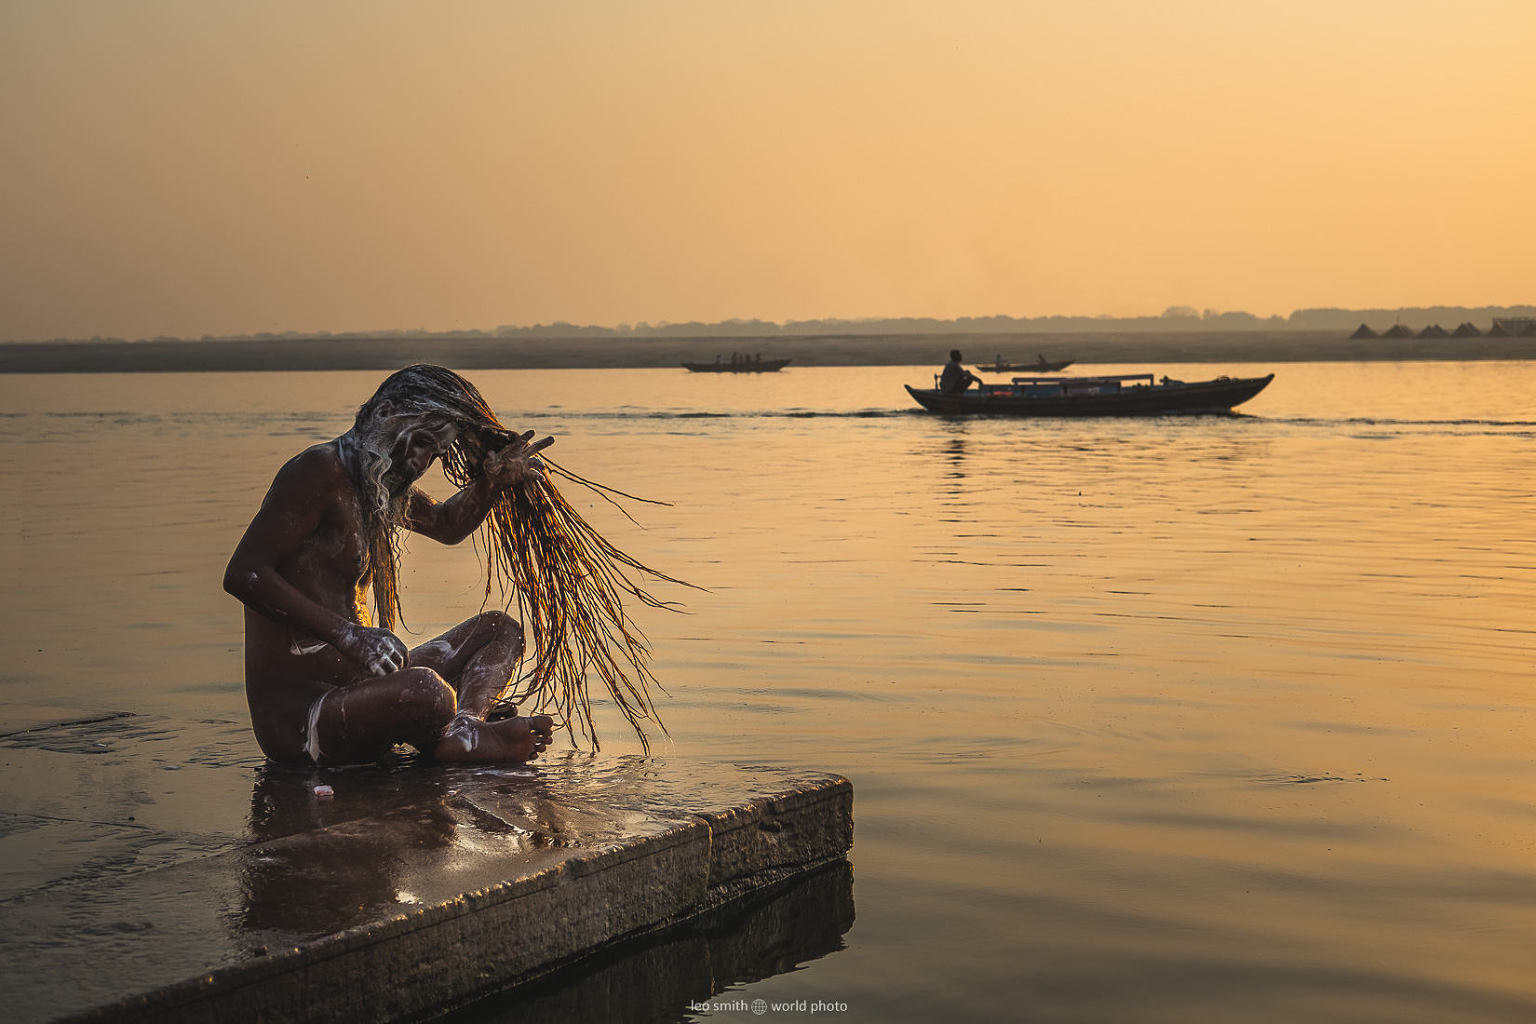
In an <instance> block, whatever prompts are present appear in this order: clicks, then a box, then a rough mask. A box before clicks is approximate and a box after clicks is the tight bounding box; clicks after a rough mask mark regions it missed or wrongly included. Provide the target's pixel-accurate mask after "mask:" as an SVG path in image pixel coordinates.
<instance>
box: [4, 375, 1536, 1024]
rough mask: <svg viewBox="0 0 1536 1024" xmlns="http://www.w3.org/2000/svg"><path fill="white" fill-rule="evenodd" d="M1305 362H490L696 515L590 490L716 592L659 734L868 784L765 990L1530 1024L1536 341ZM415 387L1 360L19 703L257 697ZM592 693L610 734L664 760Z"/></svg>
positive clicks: (901, 999)
mask: <svg viewBox="0 0 1536 1024" xmlns="http://www.w3.org/2000/svg"><path fill="white" fill-rule="evenodd" d="M937 355H942V353H937ZM1092 369H1093V370H1100V371H1103V372H1120V371H1125V372H1131V371H1136V370H1140V369H1156V371H1157V372H1158V373H1159V374H1162V373H1165V372H1166V373H1168V374H1170V375H1171V376H1174V377H1179V378H1183V379H1200V378H1201V377H1210V376H1214V375H1217V374H1219V373H1230V372H1243V371H1244V368H1242V367H1231V366H1209V367H1175V366H1160V367H1156V368H1151V367H1147V368H1142V367H1109V366H1105V367H1094V368H1092ZM1248 369H1252V368H1248ZM1264 369H1265V370H1268V369H1270V368H1268V367H1266V368H1264ZM1274 369H1276V370H1277V376H1276V379H1275V382H1274V383H1273V384H1272V385H1271V386H1270V388H1269V389H1267V390H1266V391H1265V392H1264V393H1263V394H1261V395H1260V396H1259V397H1258V398H1256V399H1255V400H1254V401H1253V402H1251V403H1249V404H1247V405H1245V406H1243V413H1244V414H1243V415H1238V416H1233V417H1216V418H1198V419H1193V420H1190V419H1178V420H1173V419H1154V420H1149V421H1135V422H1130V421H1115V420H1086V421H1058V422H1049V421H1023V420H1006V419H986V420H974V421H967V420H946V419H943V418H938V417H932V416H929V415H927V414H924V413H921V412H920V411H917V410H915V408H910V409H909V408H908V405H907V402H908V400H907V398H906V396H905V394H904V393H903V392H902V391H901V387H900V385H901V384H902V383H903V382H904V381H905V382H912V381H922V380H926V379H928V377H929V376H930V375H931V368H901V367H878V368H867V369H860V368H839V369H826V370H796V369H794V368H793V367H791V368H790V369H789V370H786V371H785V372H784V373H782V374H776V375H771V376H772V378H773V379H768V377H766V376H765V377H764V378H762V379H758V380H745V379H743V380H731V381H710V380H705V379H700V378H698V377H697V376H694V377H690V376H689V375H687V374H685V373H684V372H683V371H681V370H678V371H677V372H675V373H673V372H671V371H664V370H655V371H601V372H599V371H529V372H511V371H505V372H492V373H485V374H477V375H475V379H476V381H477V383H478V384H480V385H481V387H482V389H483V390H484V391H485V393H486V394H487V395H488V396H489V398H490V400H491V401H492V403H493V404H494V405H496V406H497V407H498V409H501V410H505V411H506V414H507V419H509V421H510V422H512V423H513V424H520V425H523V426H526V427H529V428H537V429H539V430H540V432H541V433H546V432H547V433H553V434H555V435H556V436H557V438H558V441H557V447H556V452H557V453H558V454H557V457H558V458H559V459H560V460H561V462H562V464H564V465H567V466H569V467H571V468H572V469H573V470H576V471H579V472H581V473H583V474H584V475H588V476H590V477H592V478H594V479H597V480H601V481H603V482H605V483H610V484H613V485H616V486H619V487H622V488H623V489H624V490H626V491H629V492H631V493H636V494H642V495H645V496H647V497H652V498H657V499H661V500H664V501H669V502H672V503H673V504H672V505H671V506H668V507H660V506H644V507H642V508H640V509H638V510H637V513H636V514H637V518H638V519H639V520H640V523H641V525H639V526H632V525H630V524H628V523H626V522H624V521H623V520H622V519H621V518H619V517H618V516H616V515H615V514H613V513H612V512H611V510H608V509H606V508H605V507H602V506H601V503H600V502H596V501H593V502H592V506H593V517H594V519H595V520H596V521H597V522H598V523H599V525H600V527H601V528H602V529H604V530H605V531H607V532H610V533H611V536H612V538H613V539H614V540H615V541H616V542H617V543H618V544H619V546H621V547H623V548H625V549H626V550H630V551H633V552H635V553H636V554H637V555H639V556H640V557H641V558H642V559H643V560H645V561H646V562H647V563H648V564H653V565H656V566H658V567H660V568H662V569H664V570H665V571H667V572H669V573H672V574H674V575H677V576H679V577H680V578H684V579H688V580H690V581H692V582H695V583H698V584H700V585H702V586H705V587H708V588H709V589H710V592H709V593H708V594H696V593H688V594H683V595H675V596H680V597H681V598H682V599H683V600H684V601H686V603H687V614H685V615H666V614H661V613H656V614H651V613H649V612H647V613H646V614H645V615H644V616H643V621H642V623H641V625H642V626H643V627H644V628H645V630H646V632H647V633H648V635H649V637H650V639H651V641H652V643H653V646H654V649H655V651H656V662H655V668H656V670H657V674H658V676H659V677H660V679H661V680H662V681H663V683H664V684H665V685H666V687H667V689H668V691H669V692H670V695H671V696H670V697H669V698H667V699H665V700H664V702H663V711H664V713H665V715H666V718H667V722H668V725H669V726H670V728H671V732H672V737H673V742H672V743H671V744H670V745H669V746H664V747H663V749H662V751H661V753H662V754H663V755H664V756H666V757H667V758H669V759H684V760H689V759H691V760H696V761H698V762H700V763H705V762H710V761H740V760H749V761H751V762H754V763H761V764H792V765H810V766H815V767H818V768H825V769H827V770H830V771H835V772H839V773H841V774H844V775H847V776H848V777H850V778H851V779H852V780H853V781H854V783H855V785H856V786H857V788H858V792H859V798H858V803H859V806H858V819H859V824H858V834H857V844H856V846H855V850H854V861H855V863H856V865H857V867H858V873H859V886H860V892H859V924H858V926H857V928H855V929H853V930H852V931H851V932H850V933H849V936H848V940H847V948H846V949H845V950H844V951H843V952H842V953H840V954H839V955H838V956H836V957H831V958H827V959H825V960H818V961H816V962H815V963H813V964H811V965H810V966H809V967H807V968H806V969H803V970H799V971H795V972H792V973H790V974H781V975H776V976H774V977H771V978H767V979H764V980H761V981H758V982H754V983H753V984H751V985H749V986H747V987H746V988H745V989H744V990H743V991H745V992H746V993H748V994H750V995H751V996H753V997H757V996H762V997H763V998H766V999H800V998H808V999H813V1000H814V999H818V998H819V999H825V1000H836V1001H843V1002H846V1003H848V1004H849V1007H850V1011H849V1014H848V1016H847V1018H846V1019H850V1020H852V1019H862V1020H893V1021H920V1020H931V1019H939V1018H964V1019H983V1020H987V1019H1017V1018H1018V1017H1020V1016H1024V1017H1028V1016H1040V1017H1044V1018H1052V1019H1101V1020H1102V1019H1114V1020H1161V1019H1169V1020H1185V1019H1191V1018H1194V1019H1200V1018H1224V1017H1239V1018H1242V1019H1247V1020H1254V1019H1272V1020H1294V1019H1299V1018H1309V1017H1319V1016H1320V1017H1324V1018H1331V1019H1350V1018H1356V1019H1386V1018H1392V1019H1403V1020H1415V1019H1417V1020H1436V1021H1438V1020H1448V1019H1473V1020H1487V1019H1510V1020H1521V1019H1528V1018H1529V1017H1531V1016H1532V1015H1536V981H1533V980H1532V977H1531V974H1530V971H1529V964H1530V962H1531V960H1532V958H1533V956H1536V944H1533V940H1532V938H1531V937H1532V936H1533V935H1536V896H1533V894H1536V867H1533V863H1536V862H1533V856H1536V830H1533V829H1532V816H1531V812H1530V808H1531V807H1533V806H1536V758H1533V756H1532V754H1533V748H1532V744H1533V739H1532V737H1536V697H1533V695H1532V692H1531V688H1530V665H1531V664H1532V663H1533V661H1536V658H1533V655H1536V625H1533V623H1532V620H1531V609H1532V608H1533V607H1536V534H1533V533H1532V531H1531V523H1532V522H1536V494H1533V489H1532V488H1531V485H1530V481H1531V480H1533V479H1536V445H1533V443H1532V442H1533V440H1536V423H1533V417H1532V415H1531V412H1530V395H1531V394H1532V393H1536V364H1487V363H1485V364H1453V363H1445V364H1420V365H1391V364H1372V365H1330V364H1312V365H1290V366H1280V367H1274ZM1085 372H1087V371H1085ZM379 376H380V375H378V374H312V375H295V374H267V375H252V376H250V377H239V376H234V377H229V378H220V377H217V376H198V377H197V378H196V379H192V378H188V377H183V376H180V375H167V376H165V377H145V378H143V379H142V380H138V379H136V380H134V381H133V382H132V387H127V386H125V384H124V382H123V380H122V379H121V378H67V379H66V378H39V379H28V380H26V381H25V382H19V381H18V379H16V378H11V379H0V388H3V389H4V394H3V396H0V398H3V401H0V406H4V407H5V408H7V409H11V410H14V412H15V413H16V414H17V415H13V416H10V417H6V418H3V419H0V448H3V450H4V453H5V455H6V458H7V466H8V469H9V471H10V472H11V474H12V476H13V477H14V479H16V480H18V481H21V482H22V483H21V485H19V486H16V487H12V488H9V489H7V492H6V495H5V497H4V498H3V499H0V500H4V501H6V502H7V503H8V504H7V505H6V508H5V510H4V511H5V516H6V521H7V523H8V528H9V529H8V532H7V533H5V534H0V544H3V545H4V552H3V553H4V558H3V559H0V565H3V566H4V567H5V571H6V572H8V573H10V574H11V577H10V580H9V581H10V582H11V583H12V584H13V585H12V586H11V587H10V588H8V591H7V594H8V595H9V596H8V598H7V602H8V603H7V605H6V607H5V609H4V611H5V617H6V621H7V624H8V626H9V627H10V628H11V629H12V630H13V631H14V635H16V636H19V637H25V638H26V642H25V643H23V644H19V645H16V647H15V649H14V650H13V651H12V652H11V657H10V659H9V661H8V663H7V664H6V665H5V666H4V667H3V668H0V702H9V703H11V704H27V703H29V702H32V701H34V700H41V699H43V698H42V697H41V696H40V695H44V694H46V695H50V699H54V698H56V697H57V695H58V694H60V693H73V692H78V691H79V690H80V688H81V687H88V690H89V694H90V698H89V700H90V703H91V704H92V705H93V706H94V707H100V708H104V709H107V710H128V711H135V712H140V713H144V712H154V713H157V714H161V715H165V716H174V717H176V718H178V719H179V720H185V721H191V722H196V721H200V720H204V719H206V720H209V721H221V722H230V721H234V720H237V719H239V718H241V717H242V716H243V714H244V708H243V696H242V693H241V688H240V671H241V670H240V658H239V645H240V629H239V625H240V623H239V614H238V609H237V608H236V607H235V606H234V604H233V602H231V601H230V600H229V599H227V598H225V597H224V596H223V595H222V594H220V593H219V592H218V590H217V581H218V579H219V576H220V573H221V572H222V568H223V564H224V561H225V560H226V559H227V557H228V554H229V551H230V550H231V549H232V547H233V545H234V543H235V541H236V540H237V539H238V537H239V534H240V531H241V530H242V529H243V528H244V526H245V524H246V522H248V520H249V518H250V515H251V513H252V512H253V511H254V509H255V507H256V504H257V503H258V502H259V501H260V499H261V495H262V493H263V492H264V490H265V488H266V486H267V484H268V483H269V482H270V479H271V476H272V473H273V472H274V471H275V470H276V468H277V466H279V465H280V464H281V463H282V461H283V460H284V459H286V458H287V457H289V456H290V455H292V454H293V453H294V452H295V451H296V450H297V449H298V448H299V447H301V446H302V445H304V444H306V443H308V442H309V441H311V440H316V441H318V440H323V439H325V438H328V437H331V436H334V435H335V434H336V433H339V432H340V431H341V430H343V429H345V427H346V425H347V423H348V422H349V420H350V414H349V411H348V410H349V409H351V408H354V407H355V405H356V403H357V402H358V401H361V400H362V399H363V398H365V397H366V396H367V395H368V394H370V393H371V391H372V389H373V387H374V386H375V385H376V384H377V379H378V377H379ZM21 383H24V384H25V387H22V386H20V385H21ZM349 396H350V397H349ZM53 412H68V413H78V414H81V415H70V416H56V415H50V413H53ZM168 456H170V457H168ZM60 467H76V468H77V469H78V467H88V471H70V472H63V471H61V470H60ZM584 500H585V499H584ZM404 570H405V590H404V602H405V611H406V616H407V621H408V622H410V624H411V626H412V628H413V629H414V630H416V632H417V634H418V635H421V636H431V635H435V634H436V633H437V632H440V631H441V630H443V629H445V628H447V627H448V626H451V625H453V624H454V623H457V622H459V621H461V620H462V619H463V618H464V617H465V616H466V615H467V614H469V613H470V612H471V611H473V610H475V609H476V608H477V607H478V606H479V603H480V601H481V600H482V587H483V582H482V581H483V576H482V575H481V572H480V567H479V565H478V563H477V560H476V556H475V553H474V551H473V550H471V549H470V548H469V547H468V546H466V547H464V548H462V549H442V548H439V547H437V546H435V545H432V544H430V543H429V542H426V541H422V540H420V539H417V540H415V541H413V542H412V543H411V544H410V545H409V549H408V551H407V552H406V555H405V558H404ZM23 595H24V596H23ZM82 623H88V624H89V628H88V629H87V628H81V627H82ZM599 715H600V716H603V715H606V716H607V719H606V723H607V724H606V727H605V729H604V740H605V743H604V750H603V754H602V757H601V758H600V760H603V759H607V758H610V757H613V756H616V755H627V754H633V753H636V752H637V751H636V747H635V745H634V744H633V743H632V742H631V741H629V740H627V739H626V738H625V737H624V735H623V728H622V724H621V723H620V722H619V720H618V718H617V716H616V715H614V714H613V713H612V709H611V708H599ZM601 721H602V719H601V717H600V722H601ZM252 749H254V747H252ZM238 799H239V800H240V801H241V802H243V801H244V799H245V797H244V795H243V794H242V795H241V796H240V797H239V798H238ZM458 827H460V828H462V827H463V824H462V822H461V823H460V825H459V826H458Z"/></svg>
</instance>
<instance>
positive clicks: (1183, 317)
mask: <svg viewBox="0 0 1536 1024" xmlns="http://www.w3.org/2000/svg"><path fill="white" fill-rule="evenodd" d="M1532 316H1536V306H1415V307H1403V308H1399V309H1343V308H1330V307H1325V308H1319V309H1298V310H1296V311H1295V312H1293V313H1291V315H1290V316H1284V317H1282V316H1269V317H1258V316H1254V315H1253V314H1252V313H1244V312H1241V311H1223V310H1216V309H1204V310H1201V309H1196V308H1194V307H1193V306H1169V307H1168V308H1167V309H1165V310H1164V311H1163V312H1162V313H1161V314H1159V315H1157V316H1131V317H1117V316H1037V317H1016V316H965V317H960V318H958V319H955V320H941V319H938V318H934V317H889V318H878V317H870V318H863V319H836V318H828V319H822V320H789V321H786V322H784V323H775V322H774V321H771V320H740V319H736V320H718V321H714V322H708V323H706V322H702V321H698V320H690V321H688V322H686V323H666V322H662V323H655V324H651V323H643V322H642V323H635V324H618V325H616V326H612V327H601V326H596V325H583V324H573V323H567V322H565V321H557V322H555V323H550V324H533V325H531V326H514V325H503V326H501V327H497V328H495V329H494V330H460V331H429V330H426V329H424V328H416V329H395V330H387V331H347V332H331V331H285V332H283V333H280V334H278V333H271V332H264V333H261V334H239V335H222V336H217V337H216V336H214V335H204V336H203V337H202V338H201V339H200V340H202V341H272V340H298V339H315V340H320V341H323V340H325V339H328V338H338V339H342V338H348V339H358V338H364V339H367V338H691V337H714V338H769V337H804V336H808V335H809V336H815V335H866V334H876V335H878V334H1014V333H1018V334H1037V333H1038V334H1070V333H1088V332H1109V331H1162V332H1168V331H1245V330H1264V331H1288V330H1290V331H1337V330H1345V331H1347V330H1352V329H1354V328H1355V327H1356V326H1357V325H1359V324H1362V323H1374V324H1403V325H1405V326H1406V327H1409V328H1412V329H1414V330H1421V329H1423V328H1425V327H1428V326H1429V325H1431V324H1441V323H1465V322H1478V323H1482V324H1488V323H1490V322H1491V321H1492V320H1494V319H1496V318H1508V317H1532ZM53 340H55V341H69V340H80V339H66V338H56V339H53ZM89 340H90V341H93V342H102V341H123V340H125V339H122V338H103V337H95V338H91V339H89ZM147 340H153V341H178V340H181V339H177V338H168V337H158V338H154V339H147Z"/></svg>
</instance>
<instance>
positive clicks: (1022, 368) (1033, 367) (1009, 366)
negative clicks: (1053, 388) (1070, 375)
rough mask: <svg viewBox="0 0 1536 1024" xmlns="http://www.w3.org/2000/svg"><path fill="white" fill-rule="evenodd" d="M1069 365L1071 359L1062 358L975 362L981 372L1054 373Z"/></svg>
mask: <svg viewBox="0 0 1536 1024" xmlns="http://www.w3.org/2000/svg"><path fill="white" fill-rule="evenodd" d="M1071 365H1072V360H1070V359H1063V360H1061V361H1060V362H1055V363H1051V362H1045V363H977V364H976V369H978V370H980V371H981V372H982V373H1056V372H1057V371H1058V370H1065V369H1066V368H1067V367H1069V366H1071Z"/></svg>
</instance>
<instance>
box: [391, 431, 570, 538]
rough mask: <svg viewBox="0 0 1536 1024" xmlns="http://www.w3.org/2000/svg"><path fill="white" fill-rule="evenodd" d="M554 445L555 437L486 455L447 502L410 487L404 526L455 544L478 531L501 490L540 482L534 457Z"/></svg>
mask: <svg viewBox="0 0 1536 1024" xmlns="http://www.w3.org/2000/svg"><path fill="white" fill-rule="evenodd" d="M529 436H530V437H531V436H532V432H531V431H530V432H529ZM554 443H555V439H554V438H552V437H546V438H544V439H543V440H541V441H536V442H534V443H533V444H524V445H522V446H520V447H517V449H516V450H515V451H514V450H513V448H512V447H511V446H509V447H507V448H503V449H502V450H501V451H497V452H492V453H491V454H490V455H487V456H486V458H485V463H484V465H482V466H481V468H480V475H479V476H477V477H476V478H475V479H473V480H471V481H470V482H469V483H468V484H466V485H465V486H464V487H463V488H462V489H461V490H460V491H459V493H457V494H455V495H454V496H453V497H451V498H449V499H448V500H447V501H433V500H432V498H431V497H430V496H429V495H428V494H427V493H426V492H424V491H422V490H420V489H419V488H415V487H413V488H411V495H410V504H409V505H408V506H407V508H406V513H405V525H406V526H407V527H409V528H410V529H411V530H414V531H415V532H416V533H419V534H421V535H422V536H424V537H431V538H432V539H433V540H435V541H437V542H438V543H440V544H458V543H459V542H460V541H462V540H463V539H464V538H465V537H468V536H469V535H470V534H472V533H474V532H475V531H476V530H478V529H479V528H480V524H481V523H483V522H485V517H486V516H488V515H490V513H491V507H492V506H493V505H495V504H496V499H497V498H498V497H500V496H501V493H502V492H503V491H505V490H506V489H507V488H509V487H515V486H522V485H523V484H524V482H525V481H529V480H533V481H540V480H542V479H543V476H542V473H541V468H542V467H541V466H540V464H539V462H538V459H536V458H535V455H537V453H538V452H540V451H542V450H543V449H545V448H548V447H549V446H550V445H552V444H554Z"/></svg>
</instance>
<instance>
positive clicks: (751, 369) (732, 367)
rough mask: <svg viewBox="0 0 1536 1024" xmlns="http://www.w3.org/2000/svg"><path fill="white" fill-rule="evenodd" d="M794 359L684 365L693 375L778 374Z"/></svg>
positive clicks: (741, 360) (745, 360)
mask: <svg viewBox="0 0 1536 1024" xmlns="http://www.w3.org/2000/svg"><path fill="white" fill-rule="evenodd" d="M793 361H794V360H793V359H740V360H737V361H736V362H734V363H727V362H724V361H721V362H717V363H684V364H683V366H684V367H685V368H686V369H688V370H690V371H692V372H693V373H778V372H779V371H780V370H782V369H784V367H786V366H788V365H789V364H790V363H791V362H793Z"/></svg>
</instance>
